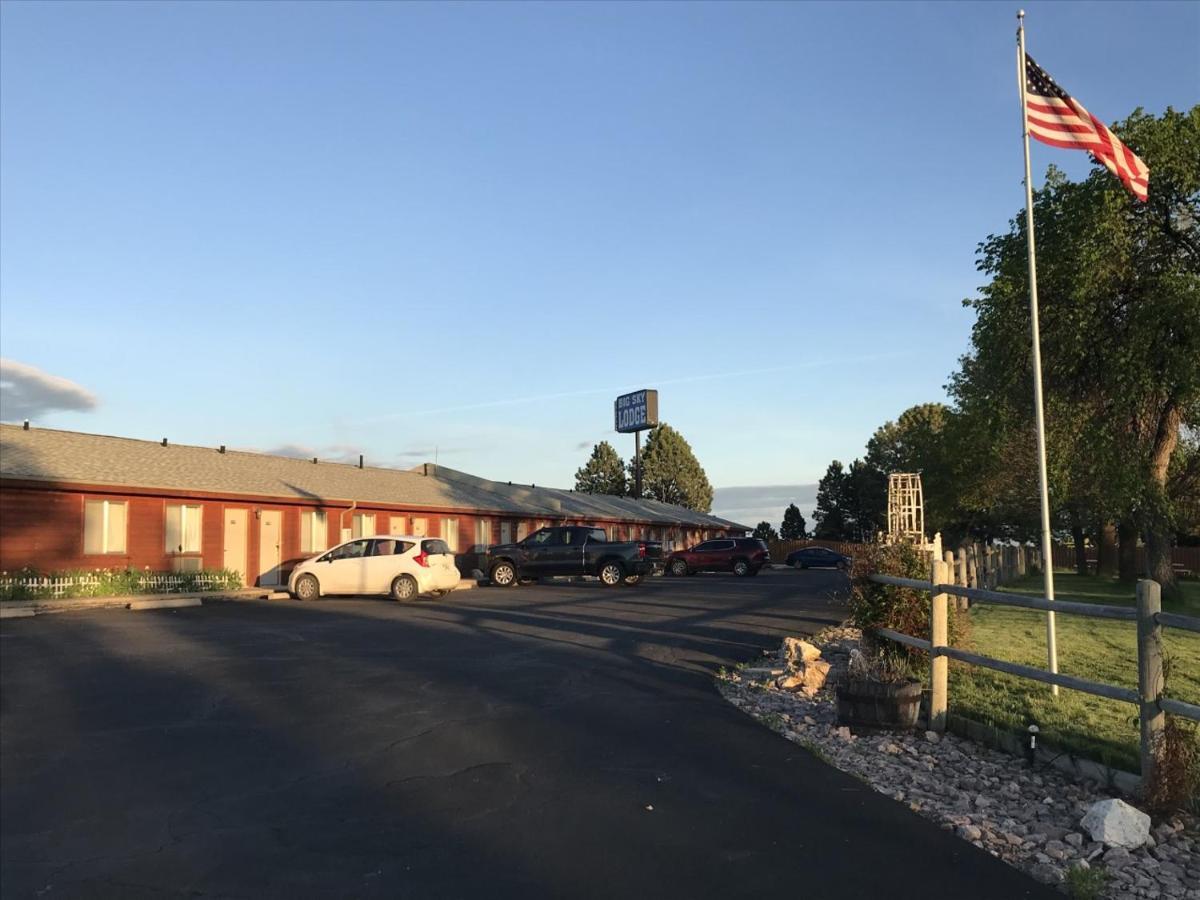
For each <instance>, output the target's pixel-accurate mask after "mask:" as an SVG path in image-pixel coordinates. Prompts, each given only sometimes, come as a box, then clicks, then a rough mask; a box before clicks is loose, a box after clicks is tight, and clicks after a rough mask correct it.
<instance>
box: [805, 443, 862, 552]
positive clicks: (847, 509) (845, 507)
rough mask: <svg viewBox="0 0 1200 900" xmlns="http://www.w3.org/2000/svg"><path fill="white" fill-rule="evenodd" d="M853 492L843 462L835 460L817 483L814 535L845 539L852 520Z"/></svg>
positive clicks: (819, 537) (829, 538)
mask: <svg viewBox="0 0 1200 900" xmlns="http://www.w3.org/2000/svg"><path fill="white" fill-rule="evenodd" d="M852 506H853V493H852V491H851V488H850V478H849V476H848V475H847V474H846V470H845V468H844V467H843V466H842V464H841V462H840V461H838V460H836V459H835V460H834V461H833V462H831V463H830V464H829V468H828V469H826V470H825V474H824V476H822V478H821V480H820V481H819V482H818V483H817V508H816V509H815V510H814V511H813V520H814V522H815V523H816V526H815V527H814V528H813V537H815V538H818V539H821V540H827V541H843V540H846V538H847V530H848V528H849V526H850V522H851V520H852V513H851V508H852Z"/></svg>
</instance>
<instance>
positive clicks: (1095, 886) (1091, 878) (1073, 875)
mask: <svg viewBox="0 0 1200 900" xmlns="http://www.w3.org/2000/svg"><path fill="white" fill-rule="evenodd" d="M1104 881H1105V878H1104V870H1103V869H1093V868H1084V867H1083V866H1080V865H1074V866H1071V867H1070V868H1069V869H1067V895H1068V896H1069V897H1071V898H1072V900H1099V898H1100V896H1101V894H1103V893H1104Z"/></svg>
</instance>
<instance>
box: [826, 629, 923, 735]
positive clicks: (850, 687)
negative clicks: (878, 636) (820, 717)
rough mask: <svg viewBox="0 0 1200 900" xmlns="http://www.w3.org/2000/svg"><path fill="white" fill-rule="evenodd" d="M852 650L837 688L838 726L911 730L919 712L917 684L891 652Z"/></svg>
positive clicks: (902, 660)
mask: <svg viewBox="0 0 1200 900" xmlns="http://www.w3.org/2000/svg"><path fill="white" fill-rule="evenodd" d="M867 647H868V650H867V652H866V653H864V652H863V651H861V650H853V651H851V653H850V667H849V669H848V671H847V675H846V680H845V681H844V682H843V683H841V684H839V685H838V688H837V714H838V722H840V723H841V724H843V725H866V726H868V727H871V728H914V727H916V724H917V715H918V713H919V712H920V710H921V681H920V679H918V678H917V677H916V676H915V675H914V673H913V669H912V665H911V664H910V663H909V661H908V660H907V659H906V658H905V657H904V656H903V655H902V654H900V653H897V652H895V651H894V650H892V649H888V648H883V647H878V646H870V645H867Z"/></svg>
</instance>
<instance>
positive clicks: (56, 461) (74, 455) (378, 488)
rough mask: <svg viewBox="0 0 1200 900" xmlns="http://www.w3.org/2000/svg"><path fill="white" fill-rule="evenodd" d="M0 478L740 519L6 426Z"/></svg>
mask: <svg viewBox="0 0 1200 900" xmlns="http://www.w3.org/2000/svg"><path fill="white" fill-rule="evenodd" d="M0 477H2V478H5V479H13V480H25V481H42V482H53V483H65V484H94V485H105V486H111V487H136V488H143V489H152V490H172V489H174V490H184V491H198V492H202V493H209V494H218V495H231V494H232V495H236V494H246V495H257V496H264V497H278V498H280V499H307V500H320V501H326V502H331V503H333V502H336V503H341V502H349V501H358V502H359V503H364V504H367V503H381V504H388V505H396V506H406V507H412V508H417V509H463V510H483V511H487V512H494V513H499V514H515V515H525V516H547V517H550V518H571V519H591V518H595V519H617V520H622V521H638V522H647V523H653V524H659V525H680V526H685V527H688V528H732V529H741V530H749V529H747V528H746V527H745V526H743V525H739V524H737V523H735V522H730V521H728V520H726V519H722V518H719V517H717V516H712V515H707V514H705V513H699V512H696V511H694V510H690V509H687V508H685V507H682V506H673V505H671V504H668V503H659V502H657V501H654V500H634V499H631V498H628V497H611V496H607V495H602V494H581V493H576V492H575V491H568V490H557V489H554V488H545V487H533V486H530V485H518V484H511V483H508V482H501V481H489V480H487V479H484V478H479V477H476V476H474V475H468V474H467V473H465V472H457V471H455V470H453V469H447V468H445V467H438V466H435V465H432V464H430V463H425V464H423V465H420V466H417V467H416V468H415V469H410V470H403V469H387V468H381V467H378V466H364V467H362V468H359V467H358V466H356V465H349V464H346V463H334V462H320V463H316V464H314V463H313V462H312V461H311V460H301V459H294V458H292V457H287V456H271V455H268V454H265V453H250V452H247V451H242V450H227V451H225V452H221V451H220V450H218V449H217V448H214V447H193V446H188V445H185V444H170V443H168V444H167V445H166V446H163V445H162V444H160V443H156V442H154V441H141V440H135V439H133V438H122V437H111V436H109V435H99V434H85V433H83V432H77V431H57V430H53V429H47V428H31V429H29V430H25V429H24V428H22V427H21V426H19V425H0Z"/></svg>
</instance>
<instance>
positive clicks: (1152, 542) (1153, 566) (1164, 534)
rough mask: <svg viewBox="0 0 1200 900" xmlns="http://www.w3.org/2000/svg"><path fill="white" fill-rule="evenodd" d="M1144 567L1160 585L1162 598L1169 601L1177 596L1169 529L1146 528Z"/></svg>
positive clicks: (1178, 593)
mask: <svg viewBox="0 0 1200 900" xmlns="http://www.w3.org/2000/svg"><path fill="white" fill-rule="evenodd" d="M1146 568H1147V569H1148V570H1149V571H1148V572H1147V573H1146V574H1147V575H1149V577H1150V578H1152V579H1154V580H1155V581H1157V582H1158V583H1159V584H1160V585H1162V598H1163V600H1167V601H1170V600H1174V599H1177V598H1178V597H1179V595H1180V591H1179V585H1178V584H1177V583H1176V581H1175V568H1174V565H1173V556H1172V553H1171V537H1170V531H1169V530H1165V529H1161V528H1147V529H1146Z"/></svg>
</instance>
